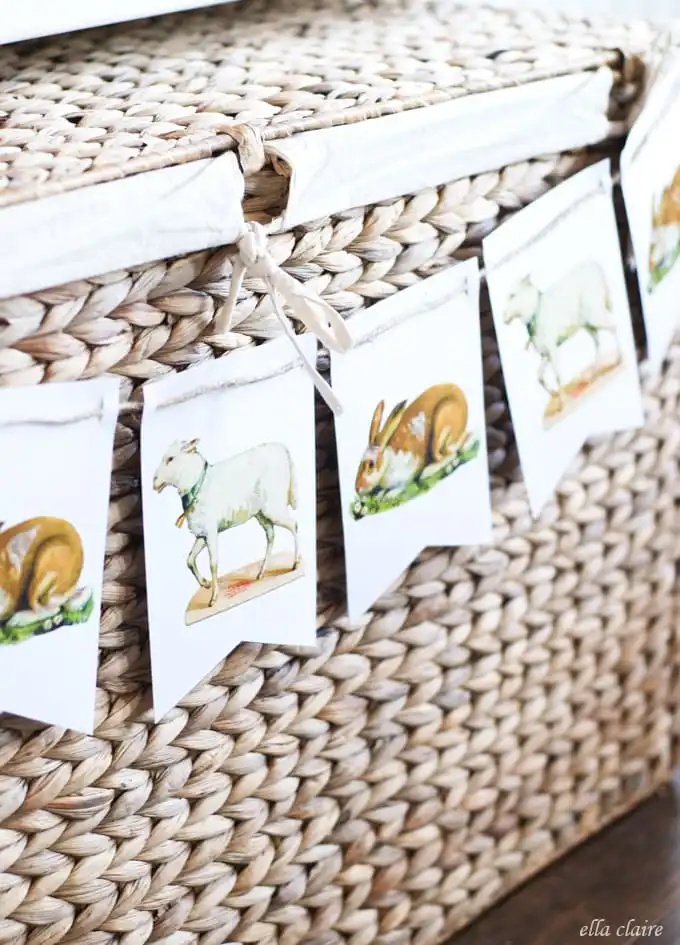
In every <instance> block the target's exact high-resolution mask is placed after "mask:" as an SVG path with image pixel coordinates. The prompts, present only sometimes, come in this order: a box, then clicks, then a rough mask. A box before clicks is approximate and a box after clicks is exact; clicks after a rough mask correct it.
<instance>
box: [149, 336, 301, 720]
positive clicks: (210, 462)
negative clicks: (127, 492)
mask: <svg viewBox="0 0 680 945" xmlns="http://www.w3.org/2000/svg"><path fill="white" fill-rule="evenodd" d="M298 340H299V344H300V346H301V352H302V354H303V355H304V356H305V357H306V358H307V360H308V361H309V360H311V362H312V363H313V362H314V361H315V358H316V350H317V342H316V339H315V338H314V337H313V336H309V335H304V336H301V337H300V338H299V339H298ZM142 499H143V514H144V549H145V552H144V553H145V560H146V577H147V597H148V612H149V636H150V643H151V672H152V684H153V700H154V713H155V716H156V718H161V717H162V716H163V715H165V713H166V712H168V710H169V709H171V708H172V707H173V706H174V705H175V704H176V703H177V702H178V701H179V700H180V699H181V698H182V696H184V695H186V693H187V692H188V691H189V690H190V689H191V688H192V687H193V686H194V685H195V684H196V683H198V682H199V681H200V680H201V679H202V678H203V677H204V676H206V675H208V673H210V671H211V670H212V669H213V668H214V667H215V666H216V665H217V664H218V663H219V661H220V660H221V659H223V658H224V657H225V656H226V655H227V654H229V653H230V652H231V651H232V650H233V649H235V647H237V646H238V645H239V643H242V642H253V643H273V644H284V645H285V644H288V645H297V646H313V645H314V644H315V642H316V468H315V414H314V384H313V381H312V379H311V378H310V374H309V373H308V371H307V370H306V368H305V363H304V360H303V358H302V357H301V355H300V352H297V351H296V350H295V349H294V348H293V347H292V346H291V344H290V341H289V340H288V339H287V338H281V339H279V340H276V341H271V342H267V343H266V344H264V345H261V346H260V347H258V348H249V349H247V350H244V351H237V352H235V353H233V354H230V355H229V356H228V357H225V358H221V359H220V360H218V361H212V362H208V363H204V364H202V365H199V366H198V367H195V368H192V369H191V370H188V371H185V372H184V373H182V374H178V375H174V376H172V377H168V378H164V379H162V380H160V381H157V382H155V383H153V384H149V385H148V386H146V387H145V389H144V413H143V415H142Z"/></svg>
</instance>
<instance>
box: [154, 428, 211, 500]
mask: <svg viewBox="0 0 680 945" xmlns="http://www.w3.org/2000/svg"><path fill="white" fill-rule="evenodd" d="M204 465H205V461H204V459H203V457H202V456H201V455H200V454H199V453H198V440H191V441H190V442H185V441H177V442H176V443H173V444H172V446H171V447H170V448H169V449H168V451H167V453H166V454H165V456H164V457H163V459H162V460H161V461H160V464H159V466H158V469H157V470H156V475H155V476H154V477H153V487H154V489H155V490H156V492H162V491H163V489H165V487H166V486H174V487H175V489H177V491H178V492H179V493H180V494H184V493H185V492H188V491H189V490H190V489H191V488H192V487H193V486H194V485H195V484H196V482H198V479H199V477H200V475H201V472H202V471H203V467H204Z"/></svg>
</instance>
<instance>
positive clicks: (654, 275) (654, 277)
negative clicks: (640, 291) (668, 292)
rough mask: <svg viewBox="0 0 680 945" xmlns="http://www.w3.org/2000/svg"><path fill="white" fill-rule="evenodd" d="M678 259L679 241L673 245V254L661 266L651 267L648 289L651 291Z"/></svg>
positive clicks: (679, 256)
mask: <svg viewBox="0 0 680 945" xmlns="http://www.w3.org/2000/svg"><path fill="white" fill-rule="evenodd" d="M679 259H680V243H678V245H677V246H676V247H675V252H674V253H673V255H672V256H671V257H670V258H669V259H667V260H666V261H665V262H664V263H663V264H662V265H661V266H657V267H656V268H655V269H652V271H651V273H650V276H649V291H650V292H653V291H654V290H655V289H656V288H657V286H659V285H660V283H662V282H663V280H664V279H665V278H666V276H667V275H669V273H670V272H671V270H673V269H674V268H675V265H676V263H677V262H678V260H679Z"/></svg>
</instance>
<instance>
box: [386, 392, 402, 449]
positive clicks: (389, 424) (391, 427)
mask: <svg viewBox="0 0 680 945" xmlns="http://www.w3.org/2000/svg"><path fill="white" fill-rule="evenodd" d="M406 404H407V401H405V400H402V401H401V403H399V404H397V406H396V407H395V408H394V409H393V410H392V412H391V413H390V415H389V417H388V418H387V420H386V421H385V426H384V427H383V429H382V433H381V434H380V445H381V446H386V445H387V444H388V443H389V441H390V440H391V438H392V434H393V433H394V432H395V430H396V429H397V427H398V426H399V424H400V423H401V418H402V416H403V415H404V411H405V410H406Z"/></svg>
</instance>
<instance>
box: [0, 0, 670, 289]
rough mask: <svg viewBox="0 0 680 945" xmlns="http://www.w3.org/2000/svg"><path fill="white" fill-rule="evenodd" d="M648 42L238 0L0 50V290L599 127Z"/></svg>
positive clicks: (472, 11)
mask: <svg viewBox="0 0 680 945" xmlns="http://www.w3.org/2000/svg"><path fill="white" fill-rule="evenodd" d="M654 36H655V31H654V29H653V28H652V27H651V26H649V25H647V24H645V23H634V24H631V23H628V24H613V23H611V22H608V23H606V24H600V25H599V26H597V27H596V26H594V25H592V24H590V23H588V22H586V21H584V20H572V19H568V18H565V17H564V16H561V15H550V16H545V15H539V14H536V13H530V12H513V11H508V10H497V9H492V8H485V7H481V8H477V7H475V8H470V7H465V6H462V7H461V6H456V5H455V4H453V3H451V2H449V0H438V2H434V3H427V4H423V3H422V2H420V0H374V2H371V3H370V4H367V3H363V2H357V0H275V2H271V0H250V2H244V3H241V2H236V3H232V4H227V5H225V6H219V7H213V8H211V9H205V10H201V11H199V12H194V13H186V14H182V15H176V16H169V17H166V18H162V19H158V20H151V21H146V22H139V23H134V24H131V25H127V26H125V27H121V26H118V27H108V28H102V29H99V30H92V31H89V32H85V33H80V34H76V35H71V36H68V37H62V38H56V39H52V40H49V41H47V40H44V41H38V42H35V43H31V44H25V45H16V46H5V47H0V245H3V253H4V259H3V262H4V264H3V267H2V271H0V298H7V297H10V296H13V295H23V294H26V293H30V292H35V291H38V290H42V289H47V288H50V287H52V286H55V285H60V284H63V283H65V282H70V281H73V280H76V279H84V278H90V277H92V276H96V275H101V274H103V273H106V272H111V271H114V270H116V269H122V268H130V267H134V266H138V265H143V264H147V263H149V262H152V261H154V260H158V259H163V258H169V257H172V256H177V255H183V254H187V253H190V252H194V251H200V250H204V249H209V248H211V247H215V246H221V245H225V244H227V243H230V242H232V241H233V240H234V239H236V238H238V236H239V234H240V233H241V232H242V226H243V212H245V214H246V216H247V217H250V218H251V219H252V218H255V219H262V218H263V217H264V218H266V219H271V218H272V217H279V216H281V214H283V220H282V225H284V226H294V225H296V224H297V223H301V222H302V223H305V222H309V221H311V220H313V219H318V218H319V217H323V216H325V215H328V214H331V213H336V212H342V211H345V210H348V209H350V208H351V207H353V206H359V205H362V204H372V203H377V202H379V201H381V200H385V199H390V198H392V197H394V196H398V195H401V194H405V193H412V192H415V191H418V190H421V189H423V188H425V187H429V186H437V185H439V184H441V183H445V182H446V181H451V180H454V179H459V178H460V177H464V176H467V175H472V174H479V173H482V172H484V171H487V170H495V169H498V168H499V167H501V166H505V165H507V164H510V163H516V162H518V161H523V160H527V159H529V158H534V157H537V156H539V155H541V154H546V153H556V152H561V151H566V150H570V149H573V148H580V147H585V146H588V145H591V144H594V143H596V142H599V141H602V140H603V139H605V138H607V137H608V135H609V134H610V133H611V131H612V126H611V124H610V119H614V120H615V119H617V118H620V117H621V115H622V114H623V112H621V108H622V107H623V106H622V103H624V102H625V101H626V100H629V99H630V97H631V90H633V89H635V88H637V85H638V84H639V83H638V80H639V77H640V76H639V73H640V61H639V59H638V58H637V53H638V52H639V51H641V50H646V49H649V48H650V47H651V45H652V39H653V37H654ZM612 86H613V87H614V89H615V92H616V94H615V95H614V96H611V94H610V93H611V90H612ZM480 128H481V129H482V131H481V133H480ZM518 129H519V130H518ZM328 135H330V136H331V137H330V138H329V137H328ZM305 161H306V163H305ZM494 162H497V163H494ZM239 165H240V166H239ZM291 169H292V177H290V179H289V176H290V175H291ZM244 175H245V185H244ZM312 184H313V185H314V186H312ZM359 184H361V186H358V185H359ZM95 185H96V186H95ZM244 187H245V203H244V204H243V210H242V200H243V197H244ZM331 197H332V199H330V198H331Z"/></svg>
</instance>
